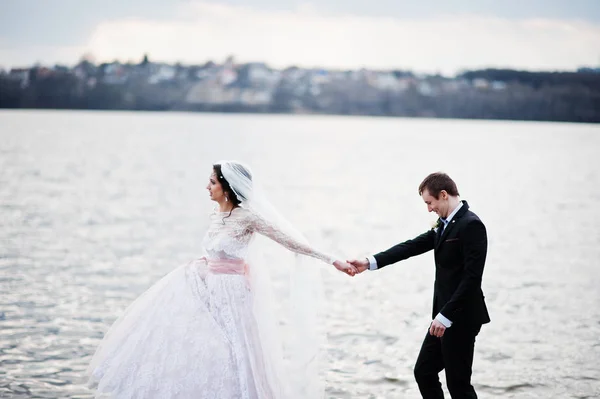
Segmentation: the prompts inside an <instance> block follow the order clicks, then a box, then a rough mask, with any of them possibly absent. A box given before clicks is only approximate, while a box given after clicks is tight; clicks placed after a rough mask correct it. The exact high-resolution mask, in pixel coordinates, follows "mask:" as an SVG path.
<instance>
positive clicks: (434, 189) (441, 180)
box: [419, 172, 459, 199]
mask: <svg viewBox="0 0 600 399" xmlns="http://www.w3.org/2000/svg"><path fill="white" fill-rule="evenodd" d="M425 190H427V191H428V192H429V194H430V195H432V196H434V197H435V199H438V198H439V196H440V192H441V191H442V190H445V191H446V192H447V193H448V195H452V196H454V197H458V196H459V194H458V188H457V187H456V183H454V180H452V179H451V178H450V176H448V175H447V174H445V173H442V172H435V173H432V174H430V175H429V176H427V177H426V178H425V179H424V180H423V181H422V182H421V184H419V195H421V194H423V191H425Z"/></svg>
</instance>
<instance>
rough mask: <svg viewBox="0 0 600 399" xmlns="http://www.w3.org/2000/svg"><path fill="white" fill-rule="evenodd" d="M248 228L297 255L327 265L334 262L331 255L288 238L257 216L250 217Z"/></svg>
mask: <svg viewBox="0 0 600 399" xmlns="http://www.w3.org/2000/svg"><path fill="white" fill-rule="evenodd" d="M249 228H250V229H251V230H252V231H255V232H257V233H260V234H262V235H264V236H266V237H268V238H270V239H271V240H273V241H275V242H277V243H279V244H281V245H283V246H284V247H285V248H287V249H289V250H290V251H292V252H295V253H297V254H301V255H307V256H312V257H313V258H317V259H320V260H322V261H323V262H325V263H328V264H333V262H334V261H335V260H336V258H335V257H333V256H332V255H330V254H326V253H323V252H320V251H318V250H316V249H315V248H313V247H312V246H310V244H307V243H303V242H299V241H298V240H296V239H294V238H293V237H290V236H289V235H287V234H285V233H284V232H283V231H281V230H279V229H277V228H276V227H275V226H273V225H271V224H270V223H269V222H268V221H266V220H264V219H262V218H261V217H259V216H257V215H252V216H251V218H250V226H249Z"/></svg>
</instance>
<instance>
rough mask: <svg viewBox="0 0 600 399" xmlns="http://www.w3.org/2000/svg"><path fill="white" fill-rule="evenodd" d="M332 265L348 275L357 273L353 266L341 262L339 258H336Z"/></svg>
mask: <svg viewBox="0 0 600 399" xmlns="http://www.w3.org/2000/svg"><path fill="white" fill-rule="evenodd" d="M333 266H335V268H336V269H338V270H339V271H341V272H344V273H346V274H347V275H348V276H350V277H354V275H355V274H356V273H358V271H357V270H356V268H355V267H354V266H352V265H350V264H348V263H346V262H342V261H341V260H336V261H335V262H333Z"/></svg>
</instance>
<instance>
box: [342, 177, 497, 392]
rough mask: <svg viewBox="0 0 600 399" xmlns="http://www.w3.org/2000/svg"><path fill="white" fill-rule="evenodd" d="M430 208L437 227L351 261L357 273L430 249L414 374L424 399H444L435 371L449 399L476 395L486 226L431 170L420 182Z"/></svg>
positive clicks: (484, 316) (447, 182) (483, 309)
mask: <svg viewBox="0 0 600 399" xmlns="http://www.w3.org/2000/svg"><path fill="white" fill-rule="evenodd" d="M419 195H421V197H422V198H423V201H425V204H427V210H428V211H429V212H435V213H437V215H438V216H439V219H438V221H437V225H436V227H434V228H433V229H431V230H429V231H427V232H425V233H423V234H421V235H420V236H418V237H416V238H414V239H412V240H408V241H405V242H402V243H400V244H398V245H396V246H394V247H392V248H390V249H388V250H387V251H383V252H380V253H378V254H377V255H374V256H370V257H368V258H367V259H359V260H351V261H349V263H351V264H352V265H354V266H355V267H356V268H357V270H358V272H359V273H360V272H363V271H365V270H366V269H370V270H378V269H381V268H382V267H384V266H387V265H391V264H392V263H396V262H399V261H401V260H404V259H408V258H410V257H411V256H416V255H421V254H423V253H425V252H428V251H431V250H432V249H433V254H434V260H435V284H434V294H433V313H432V318H433V321H432V322H431V325H430V326H429V331H428V332H427V334H426V335H425V340H424V341H423V345H422V346H421V352H420V353H419V357H418V358H417V363H416V365H415V370H414V372H415V378H416V380H417V384H418V385H419V390H420V391H421V395H422V396H423V398H424V399H434V398H436V399H437V398H443V397H444V394H443V391H442V386H441V384H440V380H439V378H438V374H439V372H440V371H442V370H443V369H445V370H446V381H447V384H448V390H449V391H450V395H451V396H452V398H454V399H459V398H460V399H463V398H477V394H476V393H475V390H474V389H473V386H472V385H471V367H472V364H473V351H474V348H475V337H476V336H477V334H478V333H479V330H480V328H481V325H482V324H485V323H489V322H490V317H489V315H488V311H487V308H486V306H485V302H484V299H483V298H484V296H483V292H482V291H481V278H482V275H483V267H484V264H485V257H486V252H487V236H486V231H485V226H484V225H483V223H482V222H481V220H479V218H478V217H477V215H475V214H474V213H473V212H471V211H470V210H469V205H468V204H467V202H466V201H461V200H460V198H459V194H458V189H457V188H456V184H455V183H454V181H453V180H452V179H451V178H450V177H449V176H448V175H446V174H445V173H432V174H430V175H429V176H427V177H426V178H425V180H423V182H422V183H421V185H420V186H419Z"/></svg>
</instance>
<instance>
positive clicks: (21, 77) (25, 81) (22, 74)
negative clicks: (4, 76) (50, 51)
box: [8, 68, 31, 88]
mask: <svg viewBox="0 0 600 399" xmlns="http://www.w3.org/2000/svg"><path fill="white" fill-rule="evenodd" d="M30 72H31V70H30V69H29V68H13V69H11V70H10V72H9V73H8V78H9V79H11V80H17V81H19V82H20V83H21V87H22V88H25V87H27V86H28V85H29V81H30Z"/></svg>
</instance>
